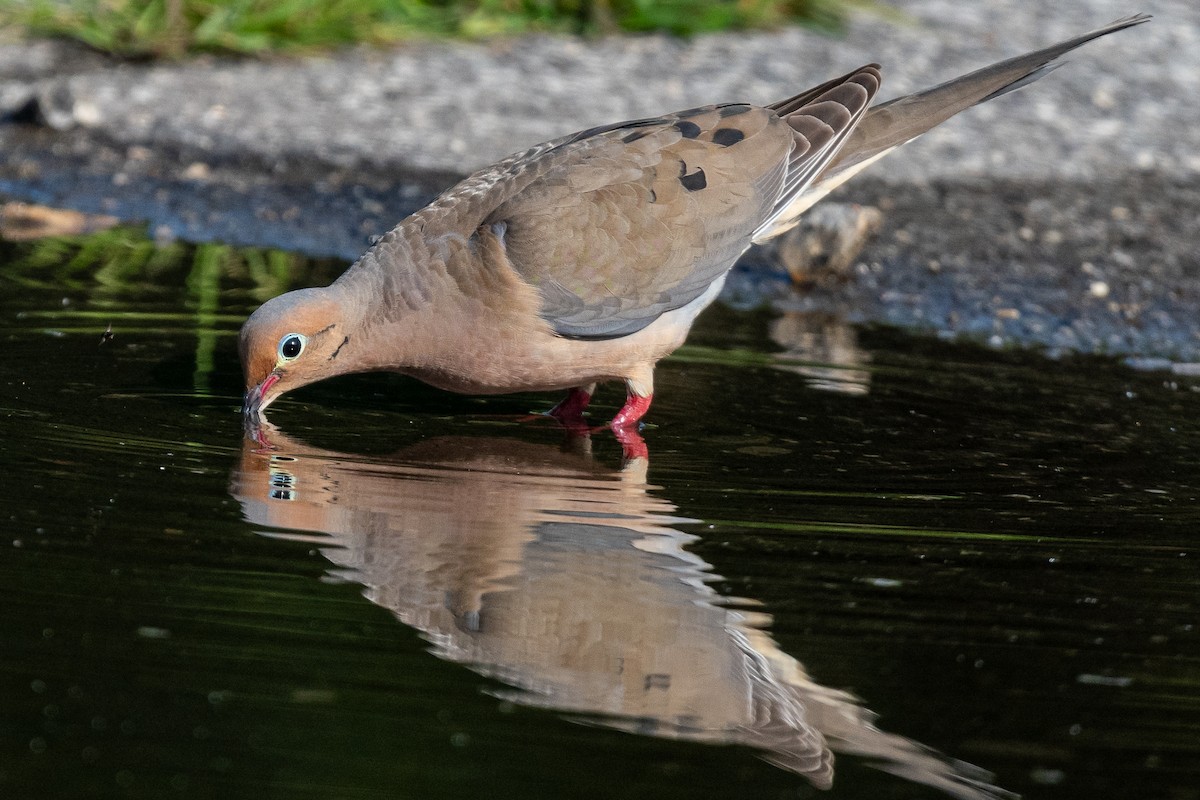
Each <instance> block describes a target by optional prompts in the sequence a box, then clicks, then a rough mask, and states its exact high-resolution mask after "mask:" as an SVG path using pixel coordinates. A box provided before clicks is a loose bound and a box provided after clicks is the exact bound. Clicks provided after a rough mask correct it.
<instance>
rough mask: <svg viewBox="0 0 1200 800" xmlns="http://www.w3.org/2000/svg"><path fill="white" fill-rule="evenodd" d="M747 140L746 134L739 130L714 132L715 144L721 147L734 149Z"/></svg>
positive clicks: (725, 129)
mask: <svg viewBox="0 0 1200 800" xmlns="http://www.w3.org/2000/svg"><path fill="white" fill-rule="evenodd" d="M745 138H746V134H744V133H742V132H741V131H739V130H738V129H737V128H717V129H716V130H715V131H713V137H712V140H713V144H719V145H721V147H732V146H733V145H735V144H737V143H738V142H740V141H741V140H742V139H745Z"/></svg>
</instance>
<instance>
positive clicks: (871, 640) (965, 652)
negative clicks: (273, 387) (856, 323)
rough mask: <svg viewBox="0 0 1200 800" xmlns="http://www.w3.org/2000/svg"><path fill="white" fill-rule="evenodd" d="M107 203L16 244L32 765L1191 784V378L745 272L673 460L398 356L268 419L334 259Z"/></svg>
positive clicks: (73, 786) (297, 785)
mask: <svg viewBox="0 0 1200 800" xmlns="http://www.w3.org/2000/svg"><path fill="white" fill-rule="evenodd" d="M92 241H93V244H91V245H88V246H85V247H82V248H81V247H80V246H78V245H70V244H65V243H43V244H40V245H22V246H20V247H19V248H18V247H14V246H3V249H0V337H2V341H3V346H4V356H3V357H2V358H0V441H2V442H3V445H4V446H3V449H2V451H0V452H2V455H0V459H2V462H0V463H2V464H3V466H4V475H5V478H4V486H5V490H4V492H3V497H4V500H5V502H4V506H3V515H4V516H3V518H4V520H5V524H4V535H3V537H2V538H0V552H3V556H2V557H0V570H3V579H4V586H5V593H4V596H5V600H6V602H5V604H4V610H3V611H0V648H2V650H0V652H3V654H4V658H3V661H2V662H0V663H2V664H3V668H2V670H0V796H3V797H14V798H25V797H29V798H41V797H154V798H158V797H175V796H178V797H215V796H222V797H288V798H292V797H321V798H324V797H330V798H341V797H364V798H366V797H370V798H375V797H413V798H428V797H434V798H436V797H447V798H450V797H454V798H458V797H464V796H481V797H491V796H497V797H499V796H526V797H555V798H557V797H581V798H586V797H598V798H601V797H603V798H611V797H631V798H640V797H646V798H664V797H666V798H670V797H697V796H702V797H746V798H763V797H797V796H801V797H809V796H819V797H830V798H836V797H846V798H859V797H887V798H930V797H988V796H1005V795H1006V794H1007V793H1018V794H1021V795H1024V796H1027V797H1045V798H1075V797H1080V798H1082V797H1088V798H1094V797H1132V796H1145V797H1160V796H1161V797H1173V798H1189V797H1200V788H1197V787H1200V779H1198V776H1200V632H1197V630H1196V626H1197V625H1198V624H1200V613H1198V612H1200V597H1198V594H1197V591H1198V589H1200V576H1198V573H1197V569H1196V566H1195V563H1194V562H1195V560H1196V558H1197V555H1196V553H1197V548H1196V543H1197V541H1198V537H1200V531H1198V530H1197V524H1198V521H1200V515H1198V514H1197V511H1198V509H1200V503H1198V499H1197V498H1198V496H1200V490H1198V489H1197V485H1198V484H1200V480H1198V479H1200V455H1197V448H1196V447H1195V442H1196V441H1197V435H1198V434H1200V430H1198V427H1200V425H1198V423H1197V420H1198V419H1200V414H1198V412H1200V394H1198V393H1197V389H1198V388H1200V383H1198V382H1197V381H1196V380H1192V379H1187V378H1181V377H1178V376H1175V377H1164V376H1162V375H1156V374H1150V373H1135V372H1131V371H1129V370H1127V369H1125V368H1123V367H1120V366H1117V365H1114V364H1112V363H1110V362H1106V361H1103V360H1099V359H1089V360H1078V361H1066V362H1062V361H1049V360H1046V359H1042V358H1040V357H1038V356H1037V355H1036V354H1031V353H996V352H991V351H986V350H982V349H979V348H977V347H974V346H971V345H962V344H958V345H956V344H949V343H943V342H938V341H935V340H929V339H921V338H913V337H908V336H903V335H900V334H897V333H894V332H889V331H880V330H856V329H854V328H847V327H846V326H843V325H841V324H839V323H838V322H837V321H836V320H832V319H828V318H815V317H812V316H808V317H804V316H799V315H792V316H776V315H773V314H769V313H766V312H733V311H730V310H728V309H723V308H714V309H712V310H711V311H710V312H709V313H708V314H706V315H705V316H704V317H703V318H702V320H701V323H700V324H699V326H698V328H697V330H696V332H695V335H694V336H693V337H692V339H691V340H690V341H689V344H688V346H687V347H686V348H685V349H684V350H682V351H680V353H679V354H678V355H677V356H676V357H674V358H672V359H670V360H668V361H667V362H665V363H664V364H663V365H662V366H661V367H660V370H659V377H658V386H659V392H658V396H657V398H656V402H655V406H654V408H653V409H652V411H651V414H650V416H649V418H648V419H649V421H650V424H649V425H648V426H647V427H646V429H645V430H644V431H643V432H642V433H643V436H644V438H645V440H646V444H647V449H648V451H649V456H648V458H646V459H641V458H636V459H626V458H624V457H623V453H622V448H621V446H620V445H619V444H618V443H617V442H616V441H615V440H614V439H613V438H612V437H611V436H610V435H607V434H595V435H593V436H592V437H590V438H581V437H577V436H576V437H571V436H568V435H567V434H566V433H565V432H564V431H562V430H561V429H559V428H558V427H557V426H556V425H555V423H553V421H551V420H549V419H534V420H529V419H525V418H524V417H525V416H526V415H527V414H528V412H530V411H540V410H545V409H547V408H548V407H549V406H550V405H551V404H552V403H553V402H554V400H555V398H551V397H545V396H540V395H520V396H513V397H498V398H485V399H481V398H464V397H458V396H453V395H447V394H444V393H442V392H439V391H437V390H434V389H430V388H427V387H424V386H422V385H420V384H418V383H415V382H413V381H410V380H408V379H405V378H400V377H396V376H357V377H351V378H344V379H340V380H335V381H331V382H329V383H327V384H323V385H319V386H315V387H310V388H309V389H306V390H304V391H301V392H298V393H297V394H296V395H295V396H294V397H291V398H286V399H284V400H282V401H280V402H279V403H277V404H276V405H275V406H273V408H272V412H271V420H272V422H273V423H274V428H273V429H272V430H270V431H269V432H268V437H267V438H268V440H269V441H270V443H271V447H270V448H264V447H261V446H259V445H257V444H255V443H251V442H248V441H245V440H244V439H243V437H242V435H241V430H240V418H239V415H238V413H237V412H238V409H237V407H238V402H239V397H238V394H239V391H240V377H239V375H238V367H237V362H236V348H235V333H236V330H237V327H238V326H239V324H240V322H241V320H242V319H243V318H244V317H245V315H246V314H247V313H248V312H249V311H250V310H251V309H252V308H253V307H254V305H255V304H256V303H257V302H259V301H261V300H262V299H264V298H265V297H266V296H269V295H270V294H273V293H275V292H277V291H280V290H282V289H283V288H286V287H287V286H289V285H298V284H299V283H302V282H307V281H319V280H324V279H327V278H328V277H329V276H331V275H333V274H336V272H337V271H338V269H339V268H340V265H338V264H336V263H332V262H320V263H314V262H309V261H305V260H302V259H298V258H295V257H292V256H287V255H284V254H279V253H268V252H259V251H232V250H229V249H227V248H220V247H214V246H208V247H202V248H199V249H193V248H185V247H179V246H176V247H170V248H166V249H163V248H155V247H153V246H152V245H150V244H149V243H145V242H144V241H141V240H138V239H137V238H136V237H134V238H133V239H124V240H123V239H118V238H116V237H115V236H114V237H113V238H110V239H108V240H105V241H104V242H103V243H102V244H95V243H94V242H96V241H97V240H92ZM89 247H90V248H91V250H89V249H88V248H89ZM110 326H111V335H108V334H109V328H110ZM621 399H622V398H621V392H620V391H619V390H618V389H617V388H616V387H611V388H609V389H608V390H607V391H604V392H603V393H602V394H601V395H600V396H599V397H598V398H597V404H596V406H595V410H594V414H595V415H596V416H597V417H598V418H600V419H603V418H605V417H604V415H605V414H606V413H607V414H609V415H611V413H613V412H614V411H615V410H616V408H617V406H618V405H619V403H620V400H621ZM826 786H831V787H832V788H830V789H829V790H828V791H822V790H821V788H819V787H826Z"/></svg>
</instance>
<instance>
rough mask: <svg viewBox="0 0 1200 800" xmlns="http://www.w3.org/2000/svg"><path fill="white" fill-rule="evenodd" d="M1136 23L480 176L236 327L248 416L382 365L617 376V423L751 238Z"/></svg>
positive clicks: (437, 377) (579, 388)
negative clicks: (346, 264) (322, 278)
mask: <svg viewBox="0 0 1200 800" xmlns="http://www.w3.org/2000/svg"><path fill="white" fill-rule="evenodd" d="M1148 19H1149V17H1148V16H1146V15H1139V16H1134V17H1129V18H1127V19H1123V20H1119V21H1117V22H1114V23H1112V24H1111V25H1108V26H1105V27H1103V28H1100V29H1098V30H1096V31H1093V32H1091V33H1088V34H1085V35H1083V36H1079V37H1077V38H1074V39H1071V40H1068V41H1065V42H1062V43H1060V44H1057V45H1054V46H1053V47H1049V48H1046V49H1044V50H1039V51H1036V52H1033V53H1029V54H1026V55H1024V56H1018V57H1017V58H1013V59H1009V60H1007V61H1003V62H1000V63H998V64H995V65H992V66H990V67H986V68H984V69H981V70H979V71H977V72H974V73H971V74H970V75H966V76H963V77H961V78H957V79H955V80H952V81H949V82H947V83H944V84H942V85H940V86H937V87H934V88H933V89H930V90H927V91H924V92H919V93H917V94H913V95H908V96H906V97H902V98H898V99H896V100H892V101H890V102H888V103H884V104H881V105H878V106H875V107H873V108H870V102H871V100H872V99H873V98H874V96H875V94H876V93H877V92H878V90H879V85H880V80H881V78H880V71H879V67H878V66H877V65H873V64H872V65H868V66H865V67H862V68H860V69H858V70H855V71H853V72H851V73H849V74H847V75H844V76H842V77H840V78H836V79H834V80H831V81H829V82H827V83H824V84H822V85H820V86H817V87H815V88H813V89H810V90H809V91H807V92H803V93H801V94H798V95H796V96H795V97H791V98H788V99H786V100H782V101H780V102H778V103H775V104H773V105H770V106H766V107H757V106H752V105H748V104H743V103H729V104H723V105H714V106H705V107H701V108H695V109H690V110H688V111H682V112H678V113H675V114H668V115H664V116H662V117H657V118H653V119H643V120H634V121H630V122H622V123H617V124H614V125H606V126H602V127H598V128H593V129H590V130H586V131H582V132H580V133H576V134H573V135H570V136H566V137H563V138H561V139H557V140H554V141H551V142H546V143H545V144H541V145H538V146H536V147H534V148H532V149H530V150H527V151H525V152H523V153H518V154H516V155H513V156H511V157H509V158H507V159H505V160H503V161H501V162H499V163H497V164H495V165H493V166H491V167H487V168H485V169H483V170H480V171H479V172H477V173H475V174H474V175H471V176H470V177H468V178H467V179H466V180H464V181H462V182H461V183H459V184H458V185H457V186H455V187H453V188H452V189H450V190H449V191H447V192H446V193H444V194H443V195H441V196H440V197H439V198H438V199H437V200H435V201H434V202H433V203H431V204H430V205H429V206H427V207H426V208H424V209H422V210H421V211H419V212H417V213H416V214H414V215H412V216H411V217H409V218H408V219H406V220H404V221H403V222H401V223H400V224H399V225H397V226H396V227H395V228H394V229H393V230H392V231H390V232H389V233H388V234H387V235H385V236H384V237H383V238H382V239H381V240H380V241H379V242H378V243H376V244H375V246H374V247H372V248H371V249H370V250H368V251H367V252H366V253H365V254H364V255H363V256H362V257H361V258H360V259H359V260H358V262H356V263H355V264H354V266H352V267H351V268H350V269H349V270H347V272H346V273H345V274H344V275H342V276H341V277H340V278H339V279H338V280H337V281H335V282H334V283H333V284H331V285H330V286H328V287H324V288H319V289H304V290H300V291H297V292H289V293H287V294H285V295H282V296H280V297H277V298H275V299H273V300H271V301H269V302H267V303H266V304H264V305H263V306H262V308H260V309H259V310H258V311H256V312H255V313H254V314H253V315H252V316H251V317H250V319H249V320H247V322H246V324H245V326H244V327H243V328H242V332H241V341H240V347H241V355H242V363H243V368H244V371H245V378H246V389H247V393H246V403H245V411H246V414H247V417H248V419H253V420H257V418H258V414H259V412H260V411H261V410H262V409H265V408H266V407H267V405H269V404H270V403H271V402H272V401H273V400H274V399H275V398H276V397H278V396H279V395H281V394H283V393H284V392H286V391H288V390H291V389H294V388H297V387H299V386H303V385H305V384H308V383H312V382H314V381H318V380H321V379H323V378H327V377H332V376H334V375H339V374H344V373H349V372H364V371H374V370H385V371H395V372H401V373H405V374H408V375H412V376H414V377H417V378H420V379H421V380H424V381H426V382H428V383H430V384H433V385H434V386H438V387H441V388H444V389H449V390H452V391H458V392H469V393H479V394H487V393H504V392H513V391H521V390H553V389H571V390H572V394H571V397H570V398H569V402H568V403H566V404H564V406H561V407H560V408H561V409H563V413H570V414H578V413H579V412H580V411H581V410H582V409H583V407H585V406H586V404H587V401H588V399H590V397H591V393H592V391H593V390H594V388H595V384H596V383H598V382H602V381H607V380H622V381H624V382H625V384H626V387H627V390H628V402H627V403H626V405H625V407H624V408H623V409H622V410H621V413H619V414H618V415H617V417H616V418H615V419H614V420H613V422H612V425H613V426H614V427H616V428H622V427H625V426H629V425H632V424H635V423H636V422H637V421H638V420H639V419H640V418H641V416H642V415H643V414H644V413H645V411H646V409H647V408H648V407H649V402H650V397H651V395H652V393H653V385H654V384H653V370H654V365H655V364H656V363H657V361H658V360H659V359H661V358H662V357H664V356H666V355H667V354H668V353H670V352H671V351H672V350H674V349H675V348H677V347H678V346H679V345H680V344H682V343H683V340H684V338H685V337H686V336H687V332H688V329H689V328H690V327H691V324H692V321H693V320H694V319H695V317H696V315H697V314H699V313H700V311H702V310H703V309H704V307H705V306H707V305H708V304H709V303H710V302H712V300H713V299H714V298H715V297H716V296H717V294H718V293H719V291H720V289H721V285H722V283H723V282H724V279H725V274H726V272H727V271H728V270H729V269H730V267H731V266H732V265H733V263H734V261H736V259H737V258H738V256H740V255H741V254H742V253H743V252H744V251H745V250H746V249H747V248H748V247H749V246H750V244H751V243H752V242H761V241H765V240H767V239H770V238H772V237H774V236H777V235H779V234H780V233H783V232H784V231H786V230H787V229H788V228H790V227H792V226H793V225H794V224H795V223H796V221H797V219H798V218H799V216H800V214H802V213H803V211H805V210H806V209H808V208H809V207H811V206H812V204H813V203H815V202H816V201H817V200H819V199H820V198H821V197H823V196H824V195H825V194H827V193H828V192H829V191H830V190H832V189H833V188H835V187H836V186H838V185H840V184H841V183H842V182H844V181H845V180H846V179H848V178H849V177H851V176H853V175H855V174H857V173H858V172H859V171H860V170H862V169H863V168H864V167H866V166H868V165H869V164H870V163H872V162H874V161H875V160H877V159H878V158H879V157H881V156H882V155H884V154H886V153H888V152H890V151H891V150H893V149H895V148H896V147H898V146H900V145H901V144H903V143H904V142H906V141H909V140H910V139H913V138H914V137H916V136H919V135H920V134H921V133H924V132H925V131H927V130H929V129H930V128H932V127H933V126H934V125H937V124H939V123H941V122H943V121H944V120H946V119H948V118H949V117H951V116H953V115H954V114H957V113H958V112H959V111H962V110H963V109H965V108H968V107H970V106H972V105H975V104H976V103H979V102H982V101H985V100H989V99H991V98H993V97H996V96H999V95H1001V94H1004V93H1006V92H1008V91H1011V90H1012V89H1015V88H1018V87H1020V86H1023V85H1025V84H1026V83H1029V82H1031V81H1033V80H1036V79H1037V78H1038V77H1041V75H1043V74H1045V73H1046V72H1048V71H1049V70H1050V69H1053V68H1054V67H1055V66H1056V64H1055V60H1056V59H1057V58H1058V57H1059V56H1061V55H1062V54H1063V53H1066V52H1067V51H1069V50H1072V49H1074V48H1075V47H1078V46H1080V45H1082V44H1084V43H1086V42H1088V41H1090V40H1092V39H1095V38H1097V37H1100V36H1103V35H1105V34H1108V33H1112V32H1114V31H1117V30H1120V29H1122V28H1127V27H1129V26H1132V25H1136V24H1139V23H1141V22H1145V21H1146V20H1148Z"/></svg>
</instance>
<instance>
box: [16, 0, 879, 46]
mask: <svg viewBox="0 0 1200 800" xmlns="http://www.w3.org/2000/svg"><path fill="white" fill-rule="evenodd" d="M854 2H856V0H10V1H9V2H8V3H7V4H6V6H7V8H5V9H0V25H5V24H15V25H20V26H23V27H25V28H27V29H29V30H31V31H34V32H36V33H43V34H52V35H60V36H69V37H73V38H76V39H80V40H82V41H84V42H86V43H87V44H89V45H91V46H93V47H97V48H99V49H101V50H106V51H110V52H114V53H121V54H127V55H147V54H150V55H158V56H177V55H180V54H182V53H185V52H192V51H204V50H206V51H213V50H217V51H233V52H242V53H258V52H264V51H270V50H296V49H314V48H328V47H336V46H340V45H348V44H357V43H363V42H365V43H371V44H383V43H386V42H394V41H398V40H401V39H407V38H413V37H418V36H468V37H478V36H491V35H500V34H513V33H520V32H524V31H531V30H539V31H565V32H572V33H595V32H608V31H617V30H625V31H669V32H671V33H675V34H683V35H686V34H693V33H699V32H703V31H714V30H725V29H730V28H761V27H770V26H778V25H781V24H784V23H787V22H793V21H798V22H804V23H807V24H815V25H819V26H823V27H836V26H837V25H839V24H840V22H841V20H842V17H843V9H844V8H845V7H846V6H847V5H849V4H851V3H854ZM857 2H859V3H861V0H857Z"/></svg>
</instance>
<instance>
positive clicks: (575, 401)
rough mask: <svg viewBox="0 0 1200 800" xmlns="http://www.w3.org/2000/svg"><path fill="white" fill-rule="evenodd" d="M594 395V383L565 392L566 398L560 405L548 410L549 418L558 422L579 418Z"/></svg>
mask: <svg viewBox="0 0 1200 800" xmlns="http://www.w3.org/2000/svg"><path fill="white" fill-rule="evenodd" d="M595 393H596V384H594V383H589V384H588V385H587V386H576V387H575V388H574V389H571V390H570V391H569V392H567V396H566V397H565V398H563V401H562V402H561V403H559V404H558V405H556V406H555V407H554V408H552V409H550V416H552V417H555V418H556V419H560V420H574V419H579V418H581V417H582V416H583V412H584V410H585V409H587V407H588V403H590V402H592V395H593V394H595Z"/></svg>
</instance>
